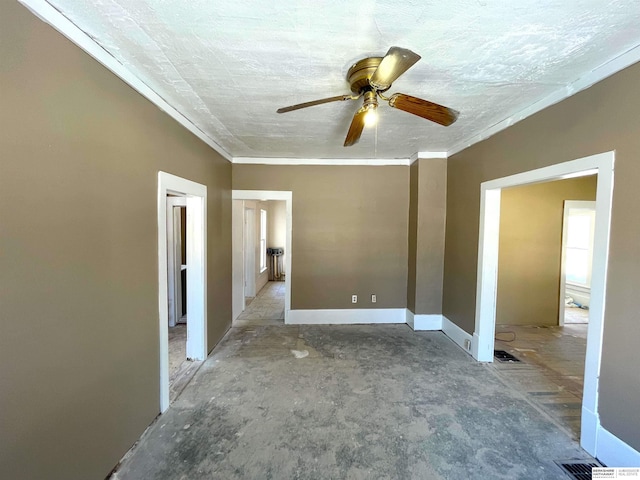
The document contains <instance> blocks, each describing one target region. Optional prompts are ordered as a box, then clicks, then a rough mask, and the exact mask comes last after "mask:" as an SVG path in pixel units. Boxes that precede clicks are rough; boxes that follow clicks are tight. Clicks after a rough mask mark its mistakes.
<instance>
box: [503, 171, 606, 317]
mask: <svg viewBox="0 0 640 480" xmlns="http://www.w3.org/2000/svg"><path fill="white" fill-rule="evenodd" d="M596 185H597V178H596V177H595V176H590V177H582V178H572V179H568V180H559V181H555V182H546V183H538V184H535V185H526V186H522V187H513V188H505V189H503V190H502V196H501V200H500V247H499V248H500V250H499V257H498V298H497V306H496V324H498V325H558V315H559V302H560V263H561V257H562V219H563V213H564V201H565V200H595V199H596Z"/></svg>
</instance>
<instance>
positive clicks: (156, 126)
mask: <svg viewBox="0 0 640 480" xmlns="http://www.w3.org/2000/svg"><path fill="white" fill-rule="evenodd" d="M0 37H1V39H0V102H1V106H0V119H1V120H0V199H1V201H0V251H1V252H2V253H1V254H0V304H1V308H0V316H1V326H2V333H1V335H0V385H1V388H0V406H1V407H0V412H1V413H0V415H1V416H2V421H1V423H2V427H1V430H2V433H1V434H0V471H2V473H1V476H2V477H3V478H11V479H35V478H51V479H54V478H55V479H58V478H64V479H90V478H91V479H93V478H104V477H105V476H106V475H107V474H108V473H109V471H110V470H111V469H112V468H113V467H114V466H115V465H116V463H117V462H118V460H119V459H120V457H121V456H122V455H123V454H124V453H125V452H126V451H127V449H128V448H129V447H130V446H131V445H132V444H133V443H134V442H135V441H136V440H137V438H138V437H139V435H140V434H141V433H142V432H143V431H144V429H145V428H146V426H147V425H148V424H149V423H150V422H151V421H152V420H153V419H154V417H155V416H156V415H157V414H158V412H159V361H158V356H159V347H158V343H159V342H158V291H157V288H158V273H157V272H158V257H157V206H156V197H157V172H158V170H163V171H167V172H170V173H173V174H176V175H180V176H182V177H185V178H188V179H191V180H194V181H197V182H200V183H203V184H206V185H207V187H208V195H209V202H208V206H207V208H208V214H209V218H208V248H209V250H208V265H207V267H208V271H209V276H208V318H209V325H208V332H209V337H208V345H209V347H210V348H211V347H213V346H214V344H215V343H216V342H217V341H218V340H219V339H220V338H221V336H222V335H223V334H224V332H225V331H226V330H227V328H228V326H229V325H230V322H231V314H230V309H231V292H230V284H231V260H230V255H229V252H230V251H231V250H230V243H231V233H230V224H231V218H230V215H231V200H230V196H231V195H230V186H231V167H230V164H229V163H228V162H226V161H225V160H223V159H222V158H221V157H219V156H218V155H217V154H215V153H214V152H213V151H212V150H211V149H210V148H209V147H207V146H206V145H204V144H203V143H202V142H201V141H199V140H198V139H196V138H195V137H194V136H193V135H191V134H190V133H189V132H187V131H186V130H184V129H183V128H182V127H180V126H179V125H178V124H176V123H175V122H174V121H173V120H172V119H171V118H169V117H168V116H167V115H165V114H164V113H162V112H161V111H160V110H159V109H158V108H157V107H155V106H153V105H152V104H150V103H149V102H148V101H147V100H145V99H143V98H142V97H141V96H140V95H138V94H137V93H135V92H134V91H133V90H132V89H131V88H129V87H128V86H127V85H125V84H124V83H123V82H122V81H120V80H119V79H117V78H116V77H115V76H114V75H113V74H111V73H109V72H108V71H107V70H106V69H104V68H103V67H102V66H100V65H99V64H98V63H97V62H96V61H95V60H93V59H91V58H89V57H88V56H87V55H85V54H84V53H82V52H81V50H79V49H78V48H77V47H76V46H74V45H72V44H71V43H70V42H69V41H68V40H66V39H65V38H64V37H62V35H60V34H58V33H57V32H55V31H53V30H52V29H51V28H49V27H48V26H46V25H45V24H44V23H42V22H41V21H39V20H37V19H36V17H34V16H33V15H32V14H31V13H29V12H28V11H27V10H26V9H25V8H24V7H22V6H20V5H18V3H17V2H2V4H1V5H0Z"/></svg>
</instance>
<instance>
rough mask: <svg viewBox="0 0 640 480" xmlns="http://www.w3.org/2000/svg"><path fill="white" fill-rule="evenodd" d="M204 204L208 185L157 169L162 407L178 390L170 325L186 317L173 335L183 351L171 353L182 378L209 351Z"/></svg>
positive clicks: (175, 345) (166, 406) (191, 371)
mask: <svg viewBox="0 0 640 480" xmlns="http://www.w3.org/2000/svg"><path fill="white" fill-rule="evenodd" d="M206 205H207V187H206V186H205V185H201V184H199V183H196V182H192V181H190V180H186V179H184V178H180V177H177V176H175V175H171V174H168V173H165V172H159V173H158V310H159V340H160V359H159V360H160V411H161V412H164V411H165V410H166V409H167V408H169V404H170V402H171V398H172V392H173V396H175V395H176V394H177V393H179V390H180V384H179V383H178V382H177V381H176V379H174V383H173V385H171V383H170V377H171V363H172V360H171V358H170V342H169V331H170V328H176V327H178V328H180V327H179V325H180V323H181V322H184V321H186V323H185V324H184V325H185V327H184V332H183V335H179V334H178V335H174V336H173V337H174V338H173V340H174V342H173V343H174V345H173V346H174V347H178V348H179V346H180V345H182V344H183V341H184V350H181V349H180V350H177V351H176V348H174V352H173V353H174V359H173V363H174V364H176V363H177V364H179V365H180V366H181V367H182V368H183V369H184V370H186V372H184V375H181V376H180V379H181V380H183V383H185V384H186V381H185V379H186V378H187V377H188V376H189V374H192V373H194V372H195V369H196V368H197V365H198V364H196V363H193V362H201V361H204V360H205V358H206V356H207V345H206V338H207V321H206V320H207V319H206V311H207V301H206V229H207V227H206ZM183 246H184V248H183ZM183 255H184V256H183ZM183 259H186V263H183ZM183 266H184V268H183ZM183 287H188V288H183ZM185 303H186V305H185ZM187 317H188V321H187ZM171 325H173V327H171ZM185 336H186V338H184V337H185ZM187 360H189V361H190V362H192V363H191V364H186V365H187V367H188V368H185V367H184V364H183V362H185V361H187ZM174 368H175V365H174ZM174 373H175V371H174Z"/></svg>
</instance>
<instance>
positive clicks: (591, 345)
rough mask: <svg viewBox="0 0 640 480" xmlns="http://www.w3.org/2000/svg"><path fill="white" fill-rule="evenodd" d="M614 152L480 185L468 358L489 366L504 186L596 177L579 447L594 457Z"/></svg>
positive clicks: (599, 428) (597, 429) (491, 359)
mask: <svg viewBox="0 0 640 480" xmlns="http://www.w3.org/2000/svg"><path fill="white" fill-rule="evenodd" d="M614 159H615V154H614V152H606V153H601V154H598V155H593V156H591V157H586V158H581V159H578V160H573V161H570V162H565V163H561V164H556V165H552V166H549V167H544V168H540V169H538V170H532V171H529V172H524V173H521V174H516V175H512V176H510V177H504V178H499V179H496V180H491V181H488V182H484V183H482V185H481V197H480V229H479V242H478V273H477V275H478V276H477V292H476V323H475V331H474V334H473V342H472V354H473V356H474V358H476V359H477V360H478V361H484V362H492V361H493V355H494V335H495V320H496V294H497V273H498V252H499V241H500V229H499V226H500V198H501V190H502V188H506V187H513V186H517V185H527V184H532V183H538V182H544V181H549V180H558V179H563V178H572V177H577V176H584V175H592V174H596V173H597V174H598V185H597V190H596V219H595V225H594V248H593V251H594V254H593V270H592V281H591V308H590V314H591V316H590V325H589V331H588V336H587V346H586V361H585V368H584V391H583V396H582V414H581V427H582V428H581V435H580V444H581V446H582V447H583V448H584V449H585V450H586V451H587V452H588V453H590V454H591V455H592V456H596V454H597V452H596V450H597V439H598V432H599V431H601V426H600V420H599V414H598V394H597V392H598V381H599V378H598V377H599V372H600V362H601V352H602V332H603V325H604V299H605V292H606V272H607V262H608V252H609V229H610V219H611V199H612V194H613V172H614Z"/></svg>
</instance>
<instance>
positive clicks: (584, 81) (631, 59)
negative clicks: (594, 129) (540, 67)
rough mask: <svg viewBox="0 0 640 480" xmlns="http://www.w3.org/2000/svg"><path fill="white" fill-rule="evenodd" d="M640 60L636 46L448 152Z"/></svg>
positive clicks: (527, 115)
mask: <svg viewBox="0 0 640 480" xmlns="http://www.w3.org/2000/svg"><path fill="white" fill-rule="evenodd" d="M639 61H640V46H635V47H633V48H632V49H630V50H628V51H626V52H624V53H622V54H621V55H618V56H617V57H615V58H613V59H611V60H609V61H607V62H605V63H604V64H602V65H600V66H598V67H596V68H595V69H593V70H592V71H590V72H587V73H586V74H585V75H583V76H582V77H580V78H578V79H577V80H575V81H574V82H573V83H571V84H569V85H567V86H566V87H561V88H559V89H557V90H556V91H554V92H553V93H551V94H549V95H547V96H546V97H544V98H542V99H541V100H539V101H537V102H535V103H534V104H532V105H529V106H528V107H525V108H523V109H522V110H520V111H519V112H516V113H514V114H512V115H510V116H509V117H507V118H505V119H504V120H502V121H501V122H498V123H496V124H495V125H492V126H491V127H489V128H486V129H484V130H482V131H481V132H479V133H477V134H475V135H472V136H470V137H467V138H466V139H464V140H462V141H461V142H458V143H457V144H455V145H454V146H453V147H452V148H451V149H449V151H448V152H447V154H448V156H452V155H455V154H456V153H458V152H461V151H462V150H464V149H466V148H469V147H470V146H472V145H474V144H476V143H479V142H481V141H482V140H485V139H487V138H489V137H491V136H492V135H495V134H496V133H498V132H500V131H502V130H505V129H507V128H509V127H510V126H512V125H514V124H515V123H517V122H519V121H521V120H524V119H525V118H527V117H530V116H532V115H534V114H536V113H538V112H539V111H541V110H544V109H545V108H547V107H550V106H551V105H555V104H556V103H560V102H561V101H562V100H565V99H567V98H569V97H571V96H573V95H575V94H576V93H578V92H581V91H582V90H586V89H587V88H589V87H591V86H593V85H595V84H596V83H598V82H600V81H602V80H604V79H605V78H607V77H610V76H611V75H613V74H615V73H617V72H619V71H621V70H623V69H625V68H627V67H629V66H631V65H633V64H635V63H638V62H639Z"/></svg>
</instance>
